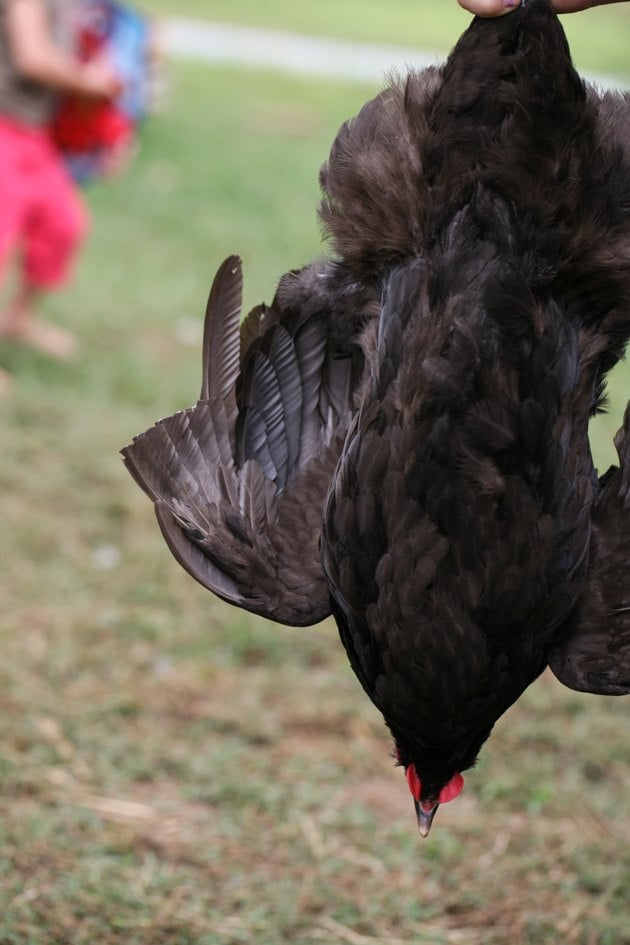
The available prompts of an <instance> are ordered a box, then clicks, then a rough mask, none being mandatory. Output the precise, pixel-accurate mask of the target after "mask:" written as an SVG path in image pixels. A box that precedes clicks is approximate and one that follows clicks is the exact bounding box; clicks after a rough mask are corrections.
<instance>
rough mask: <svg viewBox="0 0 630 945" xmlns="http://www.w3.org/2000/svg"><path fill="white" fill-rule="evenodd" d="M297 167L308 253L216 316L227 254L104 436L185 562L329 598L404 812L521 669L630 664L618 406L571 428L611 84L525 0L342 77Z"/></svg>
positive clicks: (612, 325) (602, 241)
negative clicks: (322, 144) (202, 305)
mask: <svg viewBox="0 0 630 945" xmlns="http://www.w3.org/2000/svg"><path fill="white" fill-rule="evenodd" d="M321 183H322V188H323V191H324V200H323V204H322V209H321V215H322V218H323V221H324V223H325V226H326V227H327V229H328V231H329V234H330V236H331V237H332V240H333V245H334V248H335V251H336V259H334V260H328V261H321V262H317V263H314V264H313V265H310V266H307V267H306V268H304V269H302V270H300V271H297V272H290V273H288V274H287V275H285V276H283V278H282V279H281V281H280V284H279V287H278V291H277V294H276V297H275V299H274V301H273V304H272V305H271V307H270V308H266V307H264V306H263V307H260V308H258V309H255V310H254V311H253V312H251V314H250V315H249V317H248V318H247V319H246V321H245V322H244V324H243V326H242V328H241V329H240V339H239V319H240V306H241V266H240V261H239V260H238V258H237V257H230V258H229V259H228V260H226V262H225V263H224V264H223V266H222V267H221V268H220V270H219V272H218V274H217V277H216V279H215V282H214V285H213V288H212V292H211V295H210V299H209V303H208V311H207V317H206V330H205V339H204V346H203V386H202V391H201V399H200V400H199V402H198V403H197V405H196V406H195V407H192V408H191V409H189V410H186V411H183V412H181V413H178V414H176V415H175V416H173V417H170V418H168V419H166V420H162V421H160V422H159V423H157V424H156V425H155V426H154V427H153V428H152V429H150V430H149V431H148V432H146V433H144V434H142V435H141V436H139V437H137V438H136V439H135V440H134V442H133V444H132V445H131V446H128V447H127V448H126V449H125V450H124V451H123V453H124V457H125V462H126V464H127V466H128V467H129V470H130V471H131V473H132V475H133V476H134V477H135V479H136V480H137V482H138V483H139V484H140V486H141V487H142V489H144V491H145V492H146V493H147V494H148V495H149V497H150V498H151V499H152V500H153V502H154V503H155V509H156V513H157V517H158V520H159V523H160V526H161V528H162V531H163V533H164V537H165V539H166V541H167V542H168V544H169V546H170V548H171V550H172V552H173V554H174V555H175V557H176V558H177V559H178V560H179V561H180V563H181V564H182V565H183V566H184V567H185V568H186V569H187V570H188V571H189V572H190V574H192V575H193V577H195V578H196V579H197V580H198V581H200V582H201V583H202V584H203V585H205V586H206V587H207V588H209V589H210V590H212V591H214V593H215V594H218V595H219V596H220V597H222V598H223V599H224V600H226V601H229V602H231V603H233V604H236V605H237V606H239V607H244V608H246V609H247V610H250V611H253V612H254V613H258V614H262V615H264V616H266V617H269V618H271V619H273V620H276V621H279V622H281V623H285V624H292V625H300V626H302V625H307V624H313V623H315V622H317V621H319V620H321V619H322V618H324V617H326V616H327V615H328V614H330V613H332V614H333V615H334V617H335V619H336V621H337V624H338V626H339V632H340V635H341V639H342V641H343V644H344V646H345V648H346V651H347V653H348V657H349V659H350V662H351V664H352V668H353V669H354V671H355V673H356V675H357V676H358V678H359V680H360V682H361V684H362V685H363V687H364V689H365V691H366V692H367V694H368V695H369V697H370V698H371V699H372V701H373V702H374V703H375V705H376V706H377V707H378V708H379V709H380V710H381V712H382V713H383V715H384V717H385V721H386V723H387V725H388V726H389V729H390V730H391V733H392V735H393V737H394V740H395V746H396V753H397V758H398V761H399V763H400V764H401V765H402V766H404V768H405V770H406V774H407V780H408V782H409V787H410V789H411V793H412V795H413V798H414V801H415V805H416V811H417V816H418V823H419V828H420V832H421V834H423V835H426V834H427V833H428V831H429V827H430V825H431V821H432V819H433V816H434V814H435V811H436V809H437V807H438V805H439V804H440V803H443V802H445V801H449V800H451V799H452V798H454V797H455V796H456V795H457V794H458V793H459V791H460V790H461V787H462V784H463V778H462V775H461V772H462V771H464V770H465V769H467V768H470V767H471V766H472V765H474V763H475V759H476V758H477V755H478V753H479V750H480V748H481V746H482V744H483V742H484V741H485V739H486V738H487V737H488V735H489V733H490V731H491V729H492V726H493V725H494V723H495V722H496V720H497V719H498V718H499V716H500V715H501V714H502V713H503V712H505V710H506V709H507V708H508V706H510V705H511V704H512V703H513V702H514V701H515V700H516V699H517V698H518V697H519V696H520V695H521V693H522V692H523V690H524V689H525V688H526V687H527V686H528V685H529V684H530V683H531V682H532V681H533V680H534V679H535V678H536V677H537V676H538V675H539V674H540V673H541V672H542V670H543V669H544V668H545V666H547V665H549V666H551V669H552V670H553V672H554V673H555V674H556V676H557V677H558V678H559V679H560V681H561V682H563V683H564V684H565V685H567V686H570V687H572V688H574V689H578V690H584V691H589V692H597V693H605V694H611V695H615V694H620V693H626V692H628V691H629V690H630V580H629V578H628V561H629V560H630V408H629V410H628V411H627V412H626V417H625V420H624V425H623V428H622V430H621V431H620V432H619V434H618V436H617V438H616V446H617V450H618V453H619V459H620V466H619V468H618V469H617V468H612V469H610V470H609V471H608V472H607V473H606V475H605V476H603V477H602V478H601V479H598V477H597V474H596V471H595V469H594V467H593V462H592V458H591V452H590V448H589V441H588V429H587V428H588V422H589V418H590V417H591V415H592V414H593V413H594V412H595V411H596V410H597V409H598V407H599V406H600V405H601V403H602V398H603V386H604V378H605V374H606V372H607V371H608V370H609V369H610V368H611V367H612V366H613V365H614V364H615V363H616V362H617V361H618V360H619V358H620V357H621V356H622V353H623V349H624V346H625V343H626V340H627V338H628V336H629V334H630V97H628V96H626V97H624V96H622V95H615V94H606V95H603V96H600V95H599V94H598V93H597V92H596V91H595V90H594V89H591V88H587V87H585V85H584V84H583V82H582V81H581V80H580V79H579V77H578V75H577V74H576V72H575V71H574V69H573V67H572V65H571V60H570V54H569V50H568V48H567V44H566V41H565V38H564V35H563V32H562V29H561V27H560V25H559V22H558V19H557V17H556V15H555V14H554V13H553V11H552V8H551V5H550V3H549V2H548V0H529V2H528V3H527V5H526V6H524V7H522V8H521V9H520V10H519V11H517V12H515V13H512V14H510V16H506V17H500V18H498V19H494V20H484V19H475V20H474V21H473V23H472V25H471V26H470V28H469V29H468V30H467V32H466V33H465V34H464V35H463V36H462V38H461V39H460V41H459V43H458V44H457V46H456V47H455V49H454V51H453V52H452V54H451V56H450V58H449V59H448V61H447V62H446V64H445V65H444V67H442V68H436V69H429V70H427V71H423V72H420V73H412V74H411V75H409V76H408V77H407V78H406V80H405V81H402V82H400V84H394V85H393V86H392V87H391V88H388V89H386V90H385V91H384V92H382V93H381V94H380V95H379V96H377V98H375V99H374V100H373V101H371V102H369V103H368V104H367V105H366V106H365V107H364V108H363V109H362V111H361V112H360V114H359V115H358V117H357V118H355V119H354V120H352V121H350V122H348V123H347V124H345V125H344V126H343V127H342V129H341V131H340V132H339V135H338V137H337V139H336V141H335V142H334V145H333V148H332V151H331V155H330V159H329V161H328V163H327V164H326V165H325V166H324V167H323V169H322V172H321Z"/></svg>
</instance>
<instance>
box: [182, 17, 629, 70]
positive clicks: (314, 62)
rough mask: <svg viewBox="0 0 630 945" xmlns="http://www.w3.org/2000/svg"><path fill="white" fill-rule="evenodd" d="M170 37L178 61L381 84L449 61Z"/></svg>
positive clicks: (246, 35)
mask: <svg viewBox="0 0 630 945" xmlns="http://www.w3.org/2000/svg"><path fill="white" fill-rule="evenodd" d="M164 37H165V44H166V50H167V52H168V53H169V54H170V55H173V56H176V57H177V56H180V57H186V58H193V59H200V60H203V61H204V62H209V63H213V64H217V65H220V64H222V65H225V64H233V65H239V66H244V67H247V68H250V69H273V70H278V71H282V72H287V73H290V74H292V75H306V76H318V77H320V78H321V77H326V78H332V79H345V80H352V81H357V82H368V83H372V82H376V83H378V84H379V85H381V84H382V82H383V79H384V77H385V76H386V75H387V74H388V73H390V72H392V71H399V72H404V71H406V69H407V68H408V67H409V66H415V67H424V66H427V65H435V64H436V63H438V62H440V61H441V60H442V59H443V58H444V53H443V52H438V51H431V50H418V49H411V48H409V49H406V48H402V47H400V46H379V45H372V44H367V43H351V42H344V41H342V40H336V39H323V38H316V37H312V36H302V35H300V34H297V33H287V32H281V31H277V30H262V29H255V28H253V27H242V26H230V25H226V24H225V23H211V22H208V21H201V20H199V21H197V20H189V19H183V18H178V17H173V18H168V19H166V20H165V22H164ZM586 78H588V79H590V80H591V81H593V82H596V83H597V84H598V85H599V86H601V87H603V88H611V87H616V88H628V87H630V78H629V77H627V76H626V77H625V79H621V78H615V77H614V76H593V75H590V76H586Z"/></svg>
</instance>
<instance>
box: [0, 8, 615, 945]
mask: <svg viewBox="0 0 630 945" xmlns="http://www.w3.org/2000/svg"><path fill="white" fill-rule="evenodd" d="M144 10H145V12H146V13H148V14H150V15H154V16H156V17H158V18H159V21H160V30H161V41H162V47H163V49H164V51H165V62H164V67H163V68H164V72H163V78H164V80H165V81H164V83H163V84H164V88H163V91H162V94H161V99H160V107H159V109H158V111H157V113H156V114H155V115H153V116H152V117H151V119H150V120H149V121H148V122H147V123H146V125H145V127H144V129H143V131H142V135H141V146H140V150H139V153H138V155H137V156H136V158H135V160H134V161H133V163H132V164H131V166H130V167H129V168H128V169H127V170H126V171H125V172H124V173H123V174H122V175H120V176H119V177H117V178H116V179H114V180H112V181H108V182H98V183H95V184H92V185H91V186H90V187H89V188H87V190H86V191H85V196H86V199H87V201H88V203H89V205H90V208H91V210H92V213H93V217H94V225H93V233H92V235H91V237H90V240H89V243H88V245H87V248H86V249H85V251H84V252H83V255H82V258H81V261H80V264H79V267H78V270H77V273H76V277H75V279H74V280H73V283H72V286H71V288H69V289H68V290H67V291H64V292H63V293H62V294H59V295H56V296H54V297H51V298H50V299H48V300H46V307H47V308H46V311H47V313H48V314H49V315H50V317H51V319H52V320H53V321H55V322H56V323H57V324H59V325H63V326H65V327H66V328H67V329H68V330H69V331H71V332H73V333H74V334H76V335H77V336H78V338H79V339H80V344H81V353H80V356H79V357H78V358H77V359H76V360H74V361H72V362H70V363H65V364H62V363H58V362H55V361H52V360H50V359H47V358H46V357H44V356H43V355H39V354H37V353H35V352H33V351H32V350H29V349H28V348H26V347H24V346H20V345H11V344H9V343H8V342H3V343H2V345H1V346H0V366H2V367H3V368H4V369H6V370H8V371H9V372H10V373H11V375H12V376H13V378H14V383H13V385H12V389H11V391H10V393H9V394H8V395H7V396H5V397H4V398H3V399H2V400H1V401H0V428H1V434H0V435H1V442H2V449H1V452H0V484H1V488H0V506H1V511H0V516H1V517H0V522H1V526H0V527H1V529H2V536H3V537H2V541H1V543H0V638H1V646H2V660H1V663H0V709H1V712H2V716H1V718H2V728H1V733H2V734H1V737H0V942H1V943H7V945H8V943H11V945H40V943H42V945H43V943H46V945H48V943H57V942H59V943H62V942H63V943H66V942H72V943H81V945H95V943H97V942H98V943H99V945H110V943H112V945H113V943H117V942H120V943H123V942H124V943H125V945H149V943H156V945H157V943H160V945H167V943H168V945H171V943H172V945H188V943H190V945H219V943H220V945H237V943H238V945H241V943H243V945H245V943H247V945H249V943H253V942H261V943H287V945H288V943H291V945H306V943H309V945H310V943H320V942H323V943H327V945H337V943H350V945H403V943H404V945H411V943H414V945H415V943H431V945H442V943H445V945H451V943H452V945H505V943H508V942H509V943H528V945H529V943H531V945H544V943H557V942H559V941H562V942H565V943H569V945H578V943H579V945H624V943H625V945H627V943H628V941H630V932H629V929H630V916H629V915H628V890H629V889H630V843H629V840H630V837H629V828H628V814H629V807H628V790H627V786H628V762H629V761H630V753H629V750H628V740H627V734H626V732H627V709H628V704H627V700H615V699H604V698H597V697H593V696H583V695H578V694H577V693H572V692H569V691H568V690H566V689H564V688H563V687H562V686H560V685H559V684H558V683H556V682H554V680H553V679H552V678H548V677H547V676H544V677H543V678H541V679H540V680H539V681H537V682H536V683H535V684H534V686H533V687H532V688H531V689H530V690H529V691H528V692H527V693H526V694H525V696H524V697H523V698H522V699H521V700H520V702H519V703H518V705H517V706H516V707H514V708H513V709H512V710H510V712H508V714H507V716H505V717H504V719H503V720H501V722H500V723H499V725H498V726H497V727H496V729H495V733H494V735H493V737H492V739H491V740H490V742H489V743H488V745H487V747H486V748H485V750H484V753H483V757H482V760H481V761H480V763H479V765H478V768H477V769H475V771H472V772H469V774H468V777H467V782H466V790H465V792H464V794H463V795H462V797H461V798H460V799H459V800H458V801H457V802H456V803H455V804H452V805H449V806H448V807H447V808H443V809H442V810H440V812H439V815H438V817H437V819H436V822H435V825H434V828H433V831H432V834H431V837H430V838H429V839H428V840H427V841H424V842H421V841H420V840H419V838H418V837H417V833H416V827H415V816H414V812H413V809H412V804H411V801H410V798H409V794H408V790H407V787H406V784H405V782H404V778H403V776H402V774H401V772H400V771H399V770H396V769H394V767H393V764H392V762H391V760H390V758H389V757H388V752H389V747H390V745H389V738H388V734H387V732H386V730H385V728H384V726H383V723H382V720H381V717H380V715H379V714H378V713H377V712H376V710H374V709H373V708H372V706H371V705H370V704H368V701H367V699H366V698H365V696H364V695H363V692H362V691H361V690H360V688H359V685H358V683H357V682H356V680H355V678H354V676H353V675H352V674H351V671H350V669H349V667H348V665H347V663H346V658H345V655H344V654H343V652H342V649H341V646H340V644H339V642H338V639H337V633H336V630H335V628H334V626H333V625H332V624H331V623H330V622H328V623H326V624H324V625H322V626H320V627H317V628H312V629H310V630H302V631H299V630H291V629H285V628H281V627H277V626H274V625H271V624H268V623H266V622H265V621H263V620H260V619H256V618H254V617H250V616H249V615H247V614H245V613H243V612H239V611H237V610H233V609H230V608H228V607H227V606H225V605H223V604H222V603H221V602H219V601H218V600H216V599H215V598H213V597H212V596H211V595H209V594H208V593H207V592H205V591H204V590H203V589H202V588H201V587H199V586H198V585H196V584H195V583H194V582H193V581H192V580H191V579H190V578H189V577H187V575H185V574H184V572H183V571H182V570H181V569H180V568H179V567H178V566H177V565H176V563H175V562H174V560H173V559H172V558H171V557H170V555H169V553H168V551H167V549H166V546H165V545H164V544H163V542H162V540H161V537H160V535H159V532H158V528H157V525H156V524H155V521H154V518H153V514H152V510H151V508H150V504H149V503H148V501H146V499H145V498H144V497H143V496H142V495H141V493H140V492H139V490H138V489H137V487H136V486H135V485H134V484H133V483H132V481H131V479H130V478H129V476H128V475H127V473H126V472H125V470H124V468H123V466H122V462H121V461H120V458H119V456H118V450H119V449H120V448H121V447H122V446H123V445H124V444H125V443H126V442H128V441H129V440H130V439H131V437H132V436H133V435H134V434H136V433H138V432H140V431H142V430H144V429H145V428H146V427H147V426H149V425H150V424H151V423H152V422H153V421H154V420H155V419H157V418H158V417H160V416H164V415H166V414H170V413H172V412H174V411H175V410H176V409H180V408H183V407H186V406H188V405H189V404H191V403H193V402H194V401H195V399H196V397H197V393H198V388H199V383H200V343H201V331H202V318H203V313H204V307H205V301H206V297H207V292H208V288H209V285H210V282H211V279H212V276H213V274H214V271H215V269H216V268H217V266H218V265H219V263H220V262H221V261H222V259H223V258H224V257H225V256H226V255H228V254H229V253H232V252H238V253H240V254H241V256H242V257H243V260H244V271H245V305H246V307H247V308H249V307H251V306H252V305H254V304H256V303H258V302H260V301H262V300H266V301H270V300H271V297H272V294H273V292H274V288H275V284H276V281H277V279H278V278H279V276H280V275H281V274H282V273H283V272H285V271H287V270H288V269H291V268H294V267H297V266H300V265H302V264H304V263H306V262H307V261H309V260H310V259H312V258H313V257H314V256H316V255H318V254H321V253H323V252H325V247H324V246H323V245H322V242H321V234H320V229H319V225H318V221H317V217H316V206H317V203H318V199H319V190H318V182H317V175H318V170H319V166H320V164H321V163H322V162H323V161H324V160H325V158H326V157H327V154H328V149H329V147H330V144H331V142H332V140H333V137H334V135H335V133H336V130H337V129H338V127H339V125H340V124H341V122H342V121H344V120H345V119H346V118H348V117H349V116H351V115H353V114H354V113H356V111H357V110H358V109H359V107H360V106H361V105H362V103H363V102H364V101H365V100H366V99H367V98H369V97H371V96H372V95H374V94H375V93H376V92H377V91H378V89H379V88H380V86H381V84H382V81H383V72H384V68H381V67H380V65H378V66H376V67H374V64H375V63H380V59H379V58H378V55H380V54H377V52H376V51H375V50H374V49H371V50H370V49H368V50H367V51H366V50H363V52H361V51H359V52H360V55H359V57H358V59H357V61H359V59H360V60H361V62H362V63H363V65H362V66H361V67H360V68H359V67H358V66H357V71H356V72H354V73H353V74H351V73H352V69H351V66H350V65H349V63H350V62H351V61H352V62H354V52H356V50H354V52H353V53H352V54H351V53H350V52H349V51H346V52H344V51H343V47H339V46H336V47H334V49H333V57H332V61H331V60H329V65H328V66H327V67H326V68H325V69H324V70H323V74H320V75H309V74H308V73H309V72H310V71H311V69H310V66H311V65H312V67H313V71H321V70H320V69H318V67H317V66H316V63H315V60H313V62H312V63H311V62H310V61H309V56H311V57H312V56H314V55H315V54H314V53H313V52H312V51H311V53H309V54H307V53H304V54H303V55H302V57H301V59H302V64H303V66H304V68H303V69H302V71H301V73H300V74H296V73H295V72H294V71H291V69H289V68H288V67H287V66H286V64H285V63H284V61H283V53H282V52H281V49H282V43H280V44H279V45H277V44H276V43H275V42H274V43H272V41H271V37H266V38H264V37H263V38H262V39H261V37H260V36H259V35H258V34H256V35H255V36H254V39H253V41H254V46H253V47H249V48H250V49H252V48H253V49H254V50H255V51H254V52H250V54H249V56H248V55H247V52H245V56H244V57H243V49H245V51H247V48H248V47H247V46H245V42H246V40H247V38H248V37H249V41H252V36H251V33H249V32H248V33H246V34H243V32H242V30H243V29H245V28H247V30H250V29H252V28H255V29H264V30H280V31H283V32H285V33H287V32H288V33H298V34H300V35H302V36H307V37H315V38H319V39H321V38H326V39H331V40H335V41H337V42H339V41H343V42H344V43H352V44H357V43H360V44H363V45H365V44H368V45H371V46H374V45H375V44H382V43H385V44H387V45H389V46H394V47H398V48H402V53H400V56H399V59H395V57H394V53H392V54H391V57H392V58H391V61H392V62H394V61H411V53H412V52H413V55H414V56H416V55H417V56H418V57H419V58H418V61H425V60H426V57H428V59H429V61H438V60H439V59H441V58H442V57H443V56H444V54H445V53H446V52H447V51H448V49H449V48H450V47H451V46H452V45H453V43H454V42H455V40H456V39H457V37H458V35H459V33H460V32H461V31H462V29H463V28H465V26H466V24H467V23H468V21H469V19H470V18H469V17H468V15H466V14H465V13H463V11H461V10H460V9H459V7H457V5H456V3H455V0H450V2H446V0H419V2H411V0H388V2H387V3H384V2H382V0H379V2H377V0H361V2H359V0H317V2H314V0H303V2H302V3H300V4H296V3H289V2H285V0H267V2H266V3H264V4H261V3H258V2H257V0H239V3H238V4H234V3H233V2H232V0H208V2H206V3H203V4H202V3H199V2H198V0H154V2H153V3H149V2H147V3H146V4H145V6H144ZM191 18H192V19H194V21H195V22H196V23H199V22H200V21H203V23H204V27H205V28H204V29H201V28H200V26H193V28H192V30H191V29H190V23H189V22H188V21H189V20H190V19H191ZM213 24H217V25H213ZM218 24H220V27H219V25H218ZM564 24H565V26H566V28H567V31H568V33H569V37H570V41H571V44H572V49H573V53H574V59H575V61H576V64H577V66H578V68H579V69H580V70H581V71H583V72H584V73H588V74H590V75H597V76H599V77H606V76H609V77H612V78H611V79H610V81H612V82H614V83H618V84H625V85H627V86H629V85H630V64H629V61H628V46H629V43H628V41H629V40H630V4H627V3H622V4H618V5H616V6H611V7H608V8H602V9H598V10H592V11H589V12H586V13H582V14H574V15H573V16H568V17H565V18H564ZM226 27H238V28H239V29H229V30H227V31H226ZM212 35H214V36H215V38H216V36H219V37H222V39H221V42H220V43H219V44H218V45H219V47H220V48H219V49H218V50H217V49H216V48H215V47H216V43H214V44H213V43H212V42H211V41H210V40H209V39H208V37H210V36H212ZM191 36H192V38H193V39H194V38H195V37H197V40H198V39H199V37H206V40H204V43H203V44H201V45H202V47H203V48H201V47H200V46H199V43H197V47H194V44H193V42H192V40H191V39H190V37H191ZM187 37H188V38H187ZM226 37H227V38H226ZM228 38H230V41H229V42H228ZM292 45H293V46H294V44H291V43H289V48H291V46H292ZM316 48H319V47H316ZM261 51H262V53H264V54H265V53H266V55H265V56H263V57H262V58H263V59H264V58H266V65H264V64H263V65H260V64H257V65H255V64H254V61H253V60H254V59H260V58H261V56H260V53H261ZM320 52H321V50H320ZM388 56H389V52H388V53H386V58H387V57H388ZM243 58H244V60H245V61H241V60H242V59H243ZM366 62H367V65H366ZM370 63H371V64H370ZM307 67H308V68H307ZM292 68H293V69H295V68H296V67H295V66H294V67H292ZM352 68H354V67H352ZM287 70H288V71H287ZM357 76H358V77H357ZM2 291H3V292H4V291H6V287H4V288H3V290H2ZM629 380H630V374H629V370H628V367H627V365H625V364H623V365H621V366H620V367H619V368H618V369H617V370H616V372H615V375H614V379H613V382H612V384H611V404H610V412H609V414H608V415H607V416H606V417H604V418H602V419H601V420H598V421H597V424H596V428H595V429H594V431H593V437H594V441H595V449H596V453H597V458H598V463H599V465H600V468H601V470H602V471H603V470H604V469H605V468H606V467H607V466H608V464H609V463H610V462H611V461H613V460H614V450H613V447H612V442H611V441H612V434H613V433H614V431H615V430H616V429H617V427H618V426H619V423H620V418H621V413H622V410H623V407H624V405H625V400H626V399H627V397H628V391H629V390H630V383H629ZM624 723H625V724H626V732H624Z"/></svg>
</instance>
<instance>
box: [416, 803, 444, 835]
mask: <svg viewBox="0 0 630 945" xmlns="http://www.w3.org/2000/svg"><path fill="white" fill-rule="evenodd" d="M415 805H416V817H417V818H418V830H419V832H420V836H421V837H428V836H429V831H430V829H431V824H432V823H433V818H434V817H435V815H436V813H437V809H438V807H439V806H440V805H439V804H436V805H435V807H432V808H431V810H424V809H423V808H422V807H421V805H420V802H419V801H415Z"/></svg>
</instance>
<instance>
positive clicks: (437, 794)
mask: <svg viewBox="0 0 630 945" xmlns="http://www.w3.org/2000/svg"><path fill="white" fill-rule="evenodd" d="M396 755H397V758H398V763H399V764H400V765H402V766H403V767H404V769H405V774H406V776H407V784H408V785H409V790H410V791H411V796H412V797H413V802H414V804H415V808H416V817H417V818H418V830H419V832H420V836H421V837H427V836H428V835H429V831H430V829H431V824H432V823H433V818H434V817H435V815H436V813H437V809H438V807H439V806H440V804H447V803H448V802H449V801H452V800H454V799H455V798H456V797H457V796H458V794H460V793H461V791H462V788H463V787H464V779H463V777H462V775H461V774H460V773H459V772H456V773H455V774H454V775H453V776H452V778H450V779H449V780H448V781H447V782H446V783H444V784H442V785H441V786H440V787H439V788H435V787H432V786H430V785H423V783H422V781H421V780H420V777H419V776H418V772H417V770H416V766H415V764H414V763H413V762H410V763H406V762H405V761H404V759H403V757H402V754H401V752H400V750H397V752H396Z"/></svg>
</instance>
